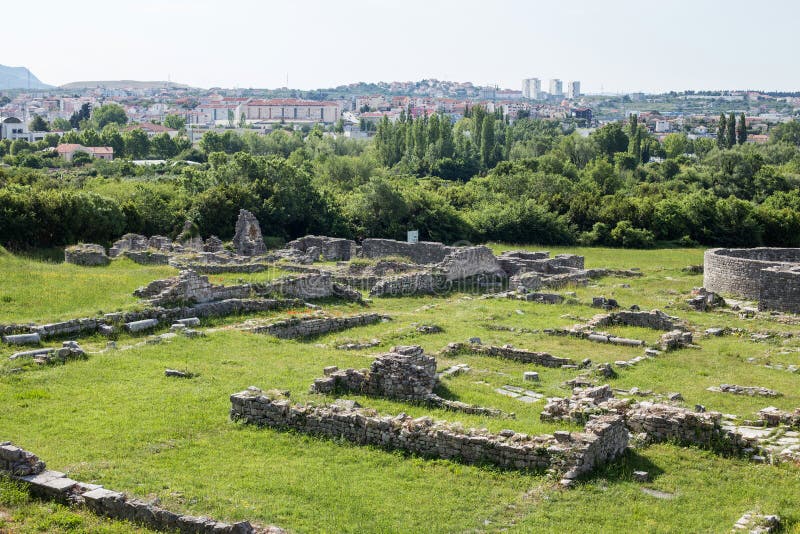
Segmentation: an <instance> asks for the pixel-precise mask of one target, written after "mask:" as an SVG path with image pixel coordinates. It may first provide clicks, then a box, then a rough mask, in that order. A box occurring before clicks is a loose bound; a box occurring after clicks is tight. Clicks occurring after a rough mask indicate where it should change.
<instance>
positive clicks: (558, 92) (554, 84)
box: [550, 78, 564, 98]
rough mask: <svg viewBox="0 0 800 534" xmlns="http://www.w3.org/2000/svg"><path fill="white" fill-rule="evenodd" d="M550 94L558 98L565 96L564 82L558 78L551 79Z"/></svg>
mask: <svg viewBox="0 0 800 534" xmlns="http://www.w3.org/2000/svg"><path fill="white" fill-rule="evenodd" d="M550 96H554V97H556V98H561V97H562V96H564V88H563V84H562V83H561V80H559V79H558V78H553V79H552V80H550Z"/></svg>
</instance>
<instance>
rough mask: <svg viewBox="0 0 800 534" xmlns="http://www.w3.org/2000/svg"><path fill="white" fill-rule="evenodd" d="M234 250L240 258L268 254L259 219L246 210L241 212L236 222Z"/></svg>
mask: <svg viewBox="0 0 800 534" xmlns="http://www.w3.org/2000/svg"><path fill="white" fill-rule="evenodd" d="M233 248H234V250H236V254H239V255H240V256H258V255H261V254H264V253H265V252H267V246H266V245H265V244H264V238H263V237H262V236H261V225H260V224H258V219H256V216H255V215H253V214H252V213H250V212H249V211H247V210H244V209H242V210H239V218H238V219H237V220H236V233H235V234H234V236H233Z"/></svg>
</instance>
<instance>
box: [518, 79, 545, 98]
mask: <svg viewBox="0 0 800 534" xmlns="http://www.w3.org/2000/svg"><path fill="white" fill-rule="evenodd" d="M522 97H523V98H529V99H531V100H539V99H540V98H542V80H540V79H539V78H525V79H524V80H522Z"/></svg>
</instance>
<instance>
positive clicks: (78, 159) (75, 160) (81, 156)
mask: <svg viewBox="0 0 800 534" xmlns="http://www.w3.org/2000/svg"><path fill="white" fill-rule="evenodd" d="M91 162H92V156H91V155H89V153H88V152H84V151H82V150H79V151H78V152H75V154H73V156H72V164H73V165H74V166H76V167H83V166H84V165H87V164H89V163H91Z"/></svg>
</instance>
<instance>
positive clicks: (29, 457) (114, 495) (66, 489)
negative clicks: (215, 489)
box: [0, 441, 285, 534]
mask: <svg viewBox="0 0 800 534" xmlns="http://www.w3.org/2000/svg"><path fill="white" fill-rule="evenodd" d="M0 473H2V474H5V475H8V476H10V477H11V478H12V479H14V480H17V481H20V482H24V483H25V484H28V487H29V488H30V489H29V491H30V492H31V494H33V495H34V496H36V497H39V498H43V499H52V500H54V501H57V502H60V503H63V504H68V505H72V506H85V507H86V508H88V509H89V510H91V511H92V512H94V513H95V514H97V515H100V516H105V517H111V518H114V519H121V520H124V521H131V522H133V523H136V524H139V525H142V526H144V527H146V528H149V529H153V530H159V531H164V532H184V533H187V534H282V533H284V532H285V531H284V530H283V529H280V528H278V527H273V526H270V527H254V526H253V525H251V524H250V523H249V522H248V521H240V522H238V523H223V522H221V521H215V520H213V519H209V518H207V517H196V516H190V515H181V514H179V513H175V512H171V511H169V510H166V509H164V508H161V507H159V506H155V505H153V504H149V503H146V502H144V501H140V500H137V499H133V498H130V497H128V496H126V495H125V494H124V493H120V492H117V491H113V490H109V489H106V488H104V487H103V486H99V485H97V484H89V483H86V482H79V481H77V480H73V479H71V478H69V477H67V476H66V475H65V474H64V473H61V472H59V471H50V470H47V469H46V466H45V463H44V462H43V461H41V460H40V459H39V458H38V457H37V456H36V455H35V454H33V453H31V452H28V451H26V450H24V449H21V448H19V447H15V446H14V445H12V444H11V443H10V442H7V441H6V442H2V443H0Z"/></svg>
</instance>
